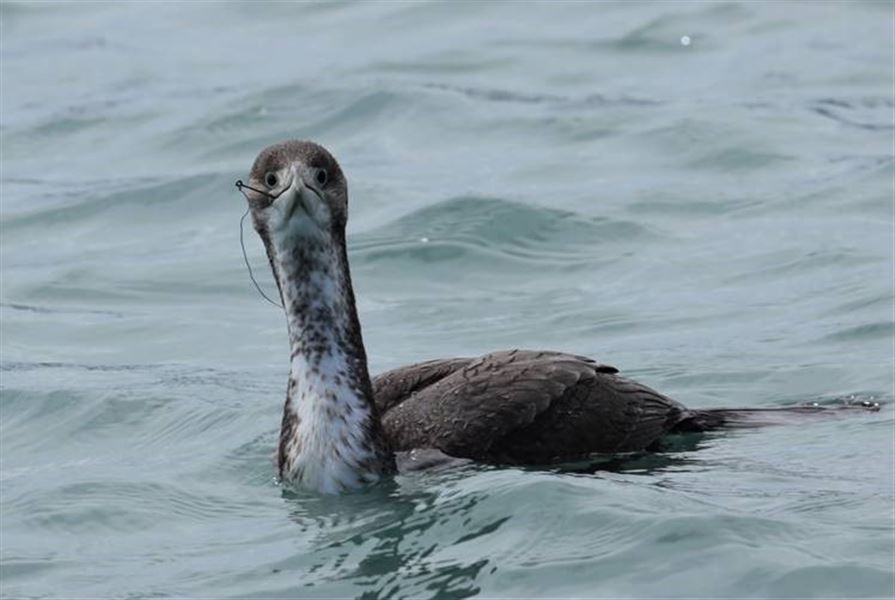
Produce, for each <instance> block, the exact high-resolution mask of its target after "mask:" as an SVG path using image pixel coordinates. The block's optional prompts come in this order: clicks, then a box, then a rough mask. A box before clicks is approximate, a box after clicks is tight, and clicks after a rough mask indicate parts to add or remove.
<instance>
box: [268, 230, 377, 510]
mask: <svg viewBox="0 0 895 600" xmlns="http://www.w3.org/2000/svg"><path fill="white" fill-rule="evenodd" d="M308 233H309V232H304V233H302V232H295V231H284V230H282V229H281V230H279V231H273V232H271V236H270V246H271V247H270V249H269V251H271V253H272V254H273V256H272V258H271V263H272V264H273V267H274V270H275V273H276V276H277V279H278V281H279V284H280V289H281V293H282V298H283V305H284V308H285V311H286V320H287V326H288V330H289V342H290V346H291V368H290V373H289V391H288V394H287V399H286V405H285V408H284V414H283V423H282V429H281V433H280V447H279V456H278V463H279V469H280V476H281V478H282V479H283V480H284V481H288V482H294V483H296V484H298V485H301V486H302V487H306V488H309V489H312V490H316V491H320V492H324V493H337V492H339V491H342V490H344V489H347V488H356V487H360V486H362V485H364V484H367V483H371V482H374V481H376V480H378V479H379V478H380V476H381V475H382V473H383V472H385V471H386V470H388V461H389V460H391V457H390V455H389V454H388V453H387V451H386V450H385V449H384V448H382V444H381V442H380V441H379V439H378V437H377V435H376V434H377V432H378V431H379V424H378V422H376V418H377V416H376V415H375V414H374V411H373V409H372V405H371V401H372V397H371V396H372V392H371V391H370V389H371V388H370V383H369V376H368V374H367V368H366V356H365V354H364V349H363V342H362V340H361V336H360V327H359V325H358V321H357V315H356V312H355V308H354V298H353V292H352V290H351V278H350V276H349V273H348V265H347V261H346V258H345V253H344V247H343V246H342V244H344V241H342V240H338V239H337V240H333V239H329V234H326V233H324V232H321V231H317V232H314V234H313V235H308ZM296 235H298V236H299V237H301V240H300V241H299V243H296V239H295V237H294V236H296Z"/></svg>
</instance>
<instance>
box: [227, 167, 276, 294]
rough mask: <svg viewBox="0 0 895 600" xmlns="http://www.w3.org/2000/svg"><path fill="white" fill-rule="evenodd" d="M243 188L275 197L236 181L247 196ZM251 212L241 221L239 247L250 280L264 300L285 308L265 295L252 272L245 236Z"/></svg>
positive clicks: (239, 180)
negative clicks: (244, 232) (245, 226)
mask: <svg viewBox="0 0 895 600" xmlns="http://www.w3.org/2000/svg"><path fill="white" fill-rule="evenodd" d="M242 188H248V189H250V190H252V191H253V192H257V193H258V194H264V195H265V196H267V197H269V198H273V196H271V195H270V194H268V193H267V192H264V191H261V190H256V189H255V188H253V187H250V186H247V185H246V184H244V183H243V182H242V180H241V179H237V180H236V189H238V190H239V191H240V192H242V194H243V195H244V196H245V195H246V193H245V192H243V191H242ZM246 199H247V200H248V196H246ZM249 210H251V209H248V208H247V209H246V211H245V213H243V215H242V218H241V219H239V245H240V246H242V259H243V260H244V261H245V263H246V268H247V269H248V270H249V278H250V279H251V280H252V283H253V284H255V289H256V290H258V293H259V294H261V297H262V298H264V299H265V300H267V301H268V302H270V303H271V304H273V305H274V306H276V307H278V308H283V305H282V304H280V303H279V302H274V301H273V300H271V299H270V297H269V296H268V295H267V294H265V293H264V290H262V289H261V286H260V285H258V281H257V280H256V279H255V274H254V273H253V272H252V265H251V264H249V257H248V255H247V254H246V245H245V236H244V235H243V229H244V224H245V220H246V217H247V216H249Z"/></svg>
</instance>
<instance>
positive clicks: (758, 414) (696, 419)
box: [672, 401, 880, 433]
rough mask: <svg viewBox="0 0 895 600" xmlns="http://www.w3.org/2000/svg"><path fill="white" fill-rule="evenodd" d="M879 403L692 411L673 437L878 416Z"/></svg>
mask: <svg viewBox="0 0 895 600" xmlns="http://www.w3.org/2000/svg"><path fill="white" fill-rule="evenodd" d="M879 409H880V404H879V402H872V401H862V402H856V403H853V404H844V405H840V406H821V405H819V404H816V403H813V404H807V405H803V406H785V407H778V408H706V409H696V410H692V411H690V414H689V415H687V417H686V418H684V419H683V420H682V421H680V422H679V423H678V424H677V425H675V426H674V429H673V430H672V432H673V433H687V432H699V431H713V430H716V429H746V428H751V427H766V426H769V425H783V424H786V423H790V422H792V420H793V419H799V418H802V417H826V416H833V415H838V414H841V413H842V411H845V410H852V411H853V410H860V411H864V412H877V411H879Z"/></svg>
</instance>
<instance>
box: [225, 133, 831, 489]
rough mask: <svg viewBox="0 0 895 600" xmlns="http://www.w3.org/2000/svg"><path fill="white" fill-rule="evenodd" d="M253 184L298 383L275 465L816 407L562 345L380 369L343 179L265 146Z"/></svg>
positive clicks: (481, 452)
mask: <svg viewBox="0 0 895 600" xmlns="http://www.w3.org/2000/svg"><path fill="white" fill-rule="evenodd" d="M237 186H239V187H240V188H241V190H242V191H243V193H244V194H245V195H246V199H247V201H248V205H249V211H250V212H251V216H252V223H253V225H254V228H255V230H256V231H257V233H258V235H259V236H260V237H261V240H262V241H263V243H264V247H265V249H266V251H267V256H268V259H269V261H270V267H271V270H272V271H273V276H274V279H275V280H276V283H277V286H278V288H279V294H280V299H281V301H282V305H283V308H284V310H285V316H286V325H287V329H288V334H289V345H290V348H291V356H290V373H289V383H288V389H287V393H286V403H285V406H284V409H283V419H282V423H281V427H280V439H279V445H278V448H277V453H276V462H277V468H278V471H279V476H280V479H281V480H282V481H283V482H286V483H292V484H295V485H297V486H300V487H304V488H308V489H311V490H315V491H318V492H323V493H338V492H340V491H343V490H347V489H352V488H358V487H361V486H364V485H366V484H371V483H374V482H376V481H378V480H380V479H382V478H383V477H387V476H389V475H390V474H392V473H394V472H395V471H396V460H395V457H396V454H397V453H404V452H408V451H413V450H420V449H421V450H434V451H437V452H440V453H443V454H444V455H447V456H450V457H457V458H464V459H472V460H475V461H481V462H486V463H493V464H526V465H527V464H532V465H538V464H554V463H558V462H563V461H570V460H578V459H582V458H586V457H589V456H591V455H594V454H613V453H622V452H632V451H638V450H644V449H650V448H653V447H655V445H656V444H657V442H658V441H659V440H660V439H661V438H662V437H663V436H665V435H667V434H669V433H675V432H682V431H706V430H710V429H716V428H719V427H725V426H753V425H755V424H760V421H759V420H757V419H756V417H757V416H761V415H767V414H768V413H771V412H776V411H795V412H798V411H809V412H811V411H814V410H820V409H819V408H817V407H797V408H788V409H787V408H779V409H709V410H691V409H688V408H687V407H685V406H684V405H683V404H681V403H679V402H677V401H675V400H672V399H671V398H669V397H667V396H664V395H663V394H660V393H659V392H657V391H655V390H653V389H651V388H649V387H647V386H645V385H643V384H640V383H637V382H635V381H632V380H630V379H627V378H625V377H623V376H622V375H620V374H619V372H618V369H616V368H615V367H612V366H609V365H606V364H603V363H600V362H598V361H595V360H593V359H591V358H588V357H585V356H577V355H574V354H567V353H563V352H555V351H532V350H506V351H498V352H492V353H490V354H486V355H484V356H479V357H473V358H447V359H438V360H430V361H426V362H421V363H417V364H412V365H409V366H405V367H401V368H398V369H395V370H392V371H389V372H387V373H384V374H382V375H379V376H378V377H376V378H375V379H371V378H370V375H369V372H368V369H367V357H366V351H365V349H364V343H363V339H362V336H361V327H360V322H359V320H358V316H357V309H356V308H355V300H354V290H353V288H352V285H351V273H350V270H349V266H348V253H347V248H346V238H345V225H346V223H347V220H348V185H347V181H346V179H345V175H344V173H343V172H342V169H341V168H340V167H339V164H338V162H336V159H335V158H333V156H332V155H331V154H330V153H329V152H328V151H327V150H326V149H325V148H323V147H322V146H320V145H318V144H315V143H313V142H309V141H287V142H283V143H279V144H275V145H273V146H270V147H268V148H265V149H264V150H263V151H261V153H260V154H259V155H258V157H257V158H256V160H255V162H254V164H253V166H252V169H251V173H250V175H249V180H248V183H247V184H242V183H241V182H237Z"/></svg>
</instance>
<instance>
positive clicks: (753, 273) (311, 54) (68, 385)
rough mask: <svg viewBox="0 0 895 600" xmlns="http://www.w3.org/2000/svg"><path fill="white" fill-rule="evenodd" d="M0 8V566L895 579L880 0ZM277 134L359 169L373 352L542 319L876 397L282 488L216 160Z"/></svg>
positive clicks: (691, 401)
mask: <svg viewBox="0 0 895 600" xmlns="http://www.w3.org/2000/svg"><path fill="white" fill-rule="evenodd" d="M0 17H2V28H0V33H2V44H0V50H2V53H0V58H2V65H0V66H2V72H0V75H2V86H0V87H2V89H0V100H2V111H0V112H2V115H0V116H2V123H0V125H2V129H0V132H2V176H0V181H2V190H0V192H2V220H0V226H2V231H0V233H2V236H0V253H2V291H0V302H2V306H0V317H2V347H0V349H2V357H0V358H2V360H0V366H2V370H0V377H2V404H0V485H2V488H0V491H2V494H0V495H2V511H0V517H2V528H0V533H2V536H0V569H2V570H0V576H2V579H0V586H2V590H0V593H2V595H3V596H4V597H10V598H12V597H49V596H69V597H75V596H76V597H94V598H95V597H127V596H136V597H147V596H153V595H154V596H180V597H291V598H295V597H321V598H322V597H355V596H363V597H365V598H374V597H397V596H407V597H410V596H414V597H434V596H438V597H443V598H451V597H464V596H469V595H475V594H479V595H481V596H488V597H496V596H501V597H545V596H551V597H573V596H574V597H618V596H623V597H643V598H645V597H669V596H671V597H769V596H773V597H795V596H800V597H856V596H877V597H892V595H893V594H895V575H893V572H895V568H893V558H895V547H893V544H895V541H893V540H895V538H893V535H895V515H893V507H895V488H893V486H895V482H893V466H895V460H893V456H895V449H893V425H895V421H893V417H892V415H893V412H892V402H893V401H895V390H893V384H895V372H893V359H895V347H893V340H895V330H893V322H895V315H893V307H895V301H893V287H895V282H893V268H895V261H893V221H895V219H893V195H895V183H893V180H895V179H893V178H895V158H893V143H895V140H893V134H895V116H893V111H895V98H893V82H895V76H893V69H895V65H893V49H895V46H893V39H895V36H893V30H892V22H893V18H895V13H893V5H892V4H891V3H887V2H848V3H826V2H825V3H821V2H817V3H803V4H794V3H780V2H765V3H762V2H739V3H735V2H729V3H707V2H693V3H670V2H663V3H655V4H631V3H600V4H596V3H565V4H547V3H544V4H533V3H515V4H513V3H499V4H498V3H495V4H491V3H484V2H475V3H466V4H464V5H463V6H462V7H457V6H456V5H453V4H446V3H425V4H422V3H420V4H417V3H350V4H343V3H327V4H301V5H296V4H285V3H275V4H258V3H254V2H252V3H222V4H206V3H182V4H181V3H177V4H175V3H127V4H117V3H115V4H113V3H95V4H88V3H80V2H79V3H60V4H46V3H39V4H38V3H34V4H29V3H13V2H4V3H3V4H2V7H0ZM685 36H687V37H688V39H689V44H686V41H687V40H684V41H683V42H682V38H684V37H685ZM289 137H307V138H313V139H316V140H319V141H321V142H322V143H324V144H326V145H327V146H328V147H329V148H331V149H332V151H333V152H334V153H335V154H336V155H337V156H338V158H339V159H340V161H341V163H342V165H343V167H344V169H345V170H346V172H347V174H348V177H349V181H350V193H351V202H352V205H351V220H350V225H349V234H350V236H349V237H350V240H349V243H350V251H351V253H350V258H351V261H352V265H353V271H354V276H355V285H356V291H357V294H358V300H359V309H360V313H361V315H360V316H361V320H362V322H363V324H364V333H365V338H366V342H367V348H368V353H369V355H370V357H371V362H372V365H371V367H372V370H373V371H374V372H379V371H382V370H384V369H387V368H391V367H395V366H398V365H401V364H404V363H407V362H411V361H416V360H422V359H427V358H432V357H438V356H449V355H470V354H475V353H479V352H484V351H487V350H491V349H497V348H507V347H529V348H556V349H563V350H568V351H573V352H580V353H585V354H589V355H592V356H595V357H597V358H599V359H600V360H603V361H605V362H608V363H609V364H613V365H616V366H618V367H619V368H621V369H622V370H623V372H625V373H626V374H628V375H630V376H633V377H634V378H636V379H638V380H641V381H643V382H644V383H647V384H649V385H651V386H653V387H656V388H658V389H660V390H662V391H664V392H666V393H668V394H669V395H671V396H673V397H675V398H678V399H680V400H681V401H683V402H685V403H686V404H688V405H691V406H706V407H716V406H729V405H744V406H780V405H787V404H793V403H799V402H806V401H817V402H820V403H827V404H836V403H838V402H840V401H841V400H842V399H843V398H848V397H854V398H856V399H871V398H872V399H875V400H878V401H882V402H884V403H888V404H887V405H885V406H884V407H883V410H882V411H881V412H879V413H871V414H856V415H851V416H850V417H849V418H842V419H819V420H812V421H810V422H807V423H805V424H803V425H801V426H790V427H779V428H770V429H766V430H762V431H756V432H749V433H737V434H728V435H714V436H707V437H705V438H702V439H701V440H699V441H698V444H697V447H696V448H685V449H682V450H681V451H679V452H672V453H668V454H665V455H660V456H655V457H641V458H638V459H635V460H631V461H627V462H624V463H623V464H621V465H615V466H614V467H612V468H608V469H606V470H603V471H599V472H597V473H595V474H586V473H579V474H576V473H568V472H564V473H560V472H555V471H551V470H537V469H531V470H523V469H498V468H487V467H467V468H463V469H457V470H448V471H444V472H432V473H426V474H422V475H418V476H412V477H411V476H407V477H398V478H397V479H396V480H395V481H394V482H392V483H390V484H387V485H383V486H379V487H376V488H374V489H370V490H367V491H365V492H363V493H359V494H354V495H349V496H344V497H339V498H321V497H317V496H315V495H313V494H307V493H297V494H296V493H289V492H286V491H284V490H283V489H282V488H280V487H279V486H278V485H277V483H276V482H275V481H274V478H273V468H272V465H271V462H270V456H271V452H272V449H273V446H274V442H275V438H276V433H277V428H278V424H279V417H280V411H281V406H282V401H283V398H284V389H285V381H286V369H287V358H288V356H287V346H286V337H285V330H284V325H283V319H282V316H281V315H280V314H279V313H278V312H277V310H276V309H274V308H273V307H271V306H270V305H268V304H266V303H265V302H264V301H263V300H261V299H260V298H259V297H258V295H257V294H256V293H255V292H254V290H253V289H252V288H251V286H250V283H249V281H248V278H247V276H246V273H245V270H244V266H243V264H242V257H241V255H240V249H239V244H238V229H237V223H238V219H239V217H240V215H241V214H242V211H243V210H244V201H243V199H242V197H241V196H240V195H239V194H238V193H237V192H236V190H235V189H233V187H232V184H233V181H234V180H235V179H237V178H239V177H245V175H246V173H247V170H248V168H249V166H250V165H251V162H252V160H253V159H254V157H255V155H256V153H257V152H258V151H259V150H260V149H261V148H262V147H264V146H265V145H267V144H268V143H272V142H275V141H278V140H281V139H284V138H289ZM249 235H250V237H249V240H248V241H249V243H248V251H249V256H250V258H251V260H252V262H253V264H254V265H256V269H257V273H259V274H260V275H261V280H262V284H263V285H265V286H266V288H267V289H268V290H271V285H272V282H271V279H270V276H269V274H268V272H267V269H266V265H265V259H264V256H263V250H262V248H261V246H260V243H258V241H257V240H256V239H255V237H254V234H251V233H249Z"/></svg>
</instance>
